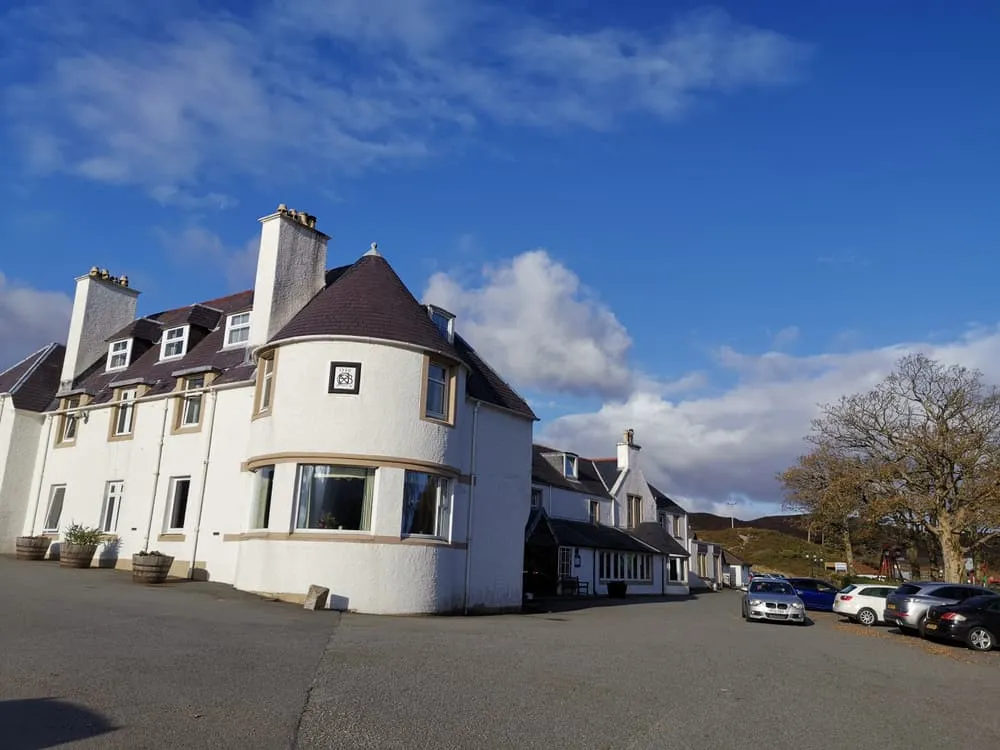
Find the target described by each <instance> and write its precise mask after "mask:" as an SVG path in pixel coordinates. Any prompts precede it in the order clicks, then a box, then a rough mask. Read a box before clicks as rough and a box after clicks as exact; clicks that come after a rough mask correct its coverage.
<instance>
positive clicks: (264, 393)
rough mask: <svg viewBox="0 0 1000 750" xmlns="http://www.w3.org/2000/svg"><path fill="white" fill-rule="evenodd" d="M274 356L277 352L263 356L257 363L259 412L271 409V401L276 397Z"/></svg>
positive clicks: (262, 412) (257, 410) (256, 410)
mask: <svg viewBox="0 0 1000 750" xmlns="http://www.w3.org/2000/svg"><path fill="white" fill-rule="evenodd" d="M274 358H275V353H274V352H271V353H270V356H268V357H266V358H264V357H262V358H261V360H260V362H259V363H258V365H257V408H256V409H255V410H254V411H255V412H256V413H257V414H265V413H267V412H269V411H271V401H272V400H273V398H274Z"/></svg>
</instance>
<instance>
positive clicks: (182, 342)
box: [160, 326, 188, 359]
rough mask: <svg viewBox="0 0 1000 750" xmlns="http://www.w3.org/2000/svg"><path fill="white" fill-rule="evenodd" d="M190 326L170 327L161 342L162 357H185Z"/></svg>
mask: <svg viewBox="0 0 1000 750" xmlns="http://www.w3.org/2000/svg"><path fill="white" fill-rule="evenodd" d="M187 338H188V327H187V326H181V327H179V328H168V329H167V330H166V331H165V332H164V333H163V341H162V342H161V343H160V359H174V358H176V357H183V356H184V354H185V352H186V351H187Z"/></svg>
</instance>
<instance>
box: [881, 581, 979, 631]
mask: <svg viewBox="0 0 1000 750" xmlns="http://www.w3.org/2000/svg"><path fill="white" fill-rule="evenodd" d="M984 594H994V595H995V594H996V592H995V591H990V590H989V589H985V588H983V587H982V586H973V585H972V584H968V583H942V582H941V581H910V582H908V583H904V584H903V585H902V586H900V587H899V588H897V589H896V590H895V591H893V592H892V593H891V594H889V596H887V597H886V598H885V621H886V623H888V624H889V625H895V626H896V627H897V628H899V632H900V633H906V634H917V633H919V634H920V635H923V634H924V623H925V622H926V620H927V610H929V609H930V608H931V607H938V606H941V605H942V604H958V603H959V602H964V601H965V600H966V599H968V598H969V597H971V596H983V595H984Z"/></svg>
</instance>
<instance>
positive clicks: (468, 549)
mask: <svg viewBox="0 0 1000 750" xmlns="http://www.w3.org/2000/svg"><path fill="white" fill-rule="evenodd" d="M480 405H481V404H480V402H479V401H476V406H475V407H474V408H473V410H472V455H471V457H470V459H469V464H470V465H469V512H468V513H466V514H465V593H464V595H463V597H462V614H465V615H467V614H469V581H470V579H471V577H472V512H473V508H474V506H475V499H476V480H477V477H476V436H477V435H478V433H479V407H480Z"/></svg>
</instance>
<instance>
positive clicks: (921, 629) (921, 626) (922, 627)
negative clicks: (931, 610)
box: [917, 615, 927, 638]
mask: <svg viewBox="0 0 1000 750" xmlns="http://www.w3.org/2000/svg"><path fill="white" fill-rule="evenodd" d="M917 632H918V633H920V637H921V638H926V637H927V615H924V616H923V617H921V618H920V622H918V623H917Z"/></svg>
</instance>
